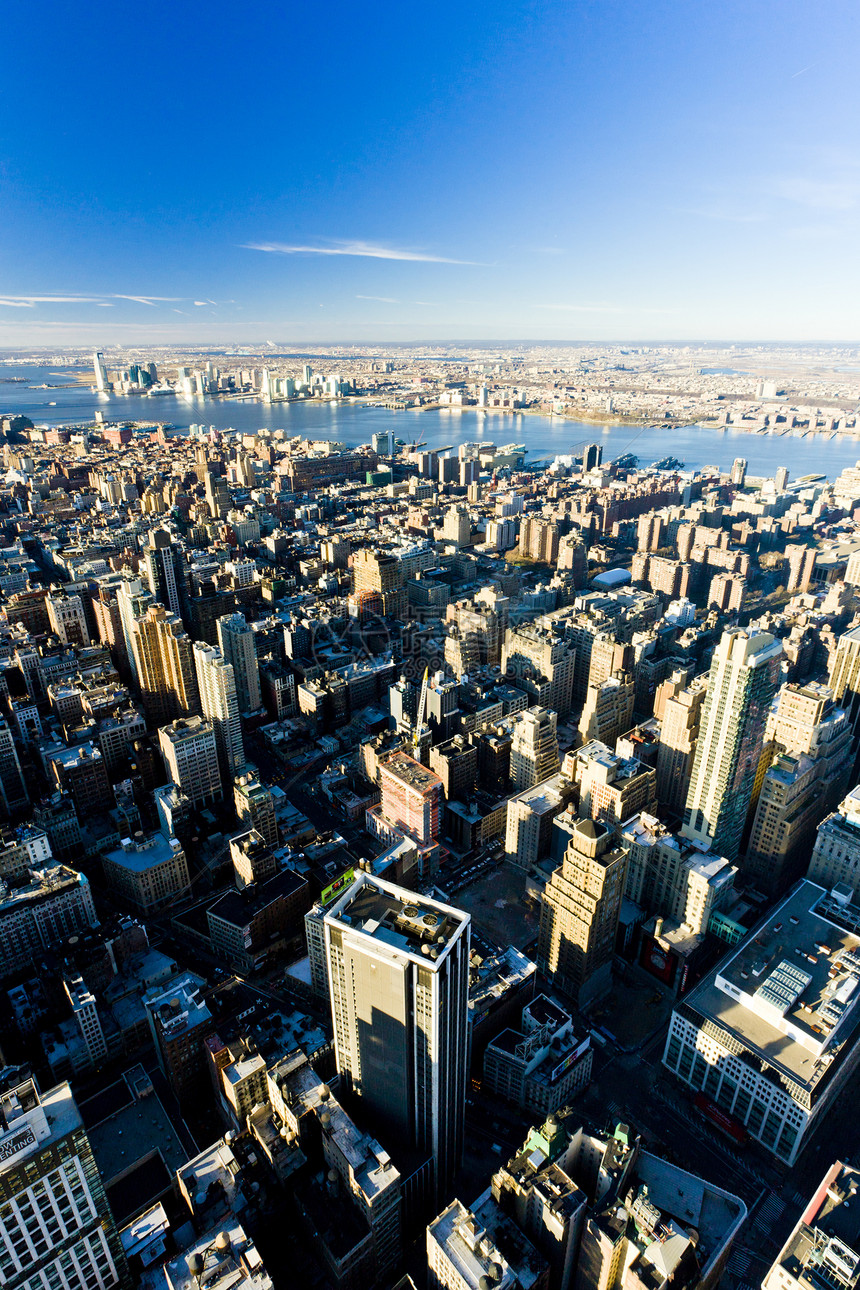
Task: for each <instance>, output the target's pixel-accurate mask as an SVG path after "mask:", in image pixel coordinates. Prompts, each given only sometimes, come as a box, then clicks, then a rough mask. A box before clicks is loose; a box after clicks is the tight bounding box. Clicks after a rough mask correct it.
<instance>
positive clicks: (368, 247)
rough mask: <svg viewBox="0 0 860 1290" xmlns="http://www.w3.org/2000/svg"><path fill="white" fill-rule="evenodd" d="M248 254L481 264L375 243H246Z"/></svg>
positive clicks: (244, 247)
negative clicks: (261, 253) (342, 256)
mask: <svg viewBox="0 0 860 1290" xmlns="http://www.w3.org/2000/svg"><path fill="white" fill-rule="evenodd" d="M243 250H245V251H268V252H270V253H272V254H274V255H353V256H360V257H362V258H366V259H369V260H418V261H421V262H422V263H429V264H478V263H479V261H478V260H455V259H452V258H451V257H450V256H447V255H430V254H429V253H428V252H427V251H408V250H406V249H404V248H402V247H396V246H378V245H376V244H374V243H373V242H351V241H343V242H341V241H335V242H334V243H333V244H332V245H331V246H305V245H303V244H299V243H293V242H245V243H243Z"/></svg>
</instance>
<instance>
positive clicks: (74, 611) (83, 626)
mask: <svg viewBox="0 0 860 1290" xmlns="http://www.w3.org/2000/svg"><path fill="white" fill-rule="evenodd" d="M45 606H46V608H47V610H48V621H49V623H50V624H51V631H52V632H54V634H55V635H56V636H58V637H59V639H60V640H61V641H62V642H63V644H64V645H89V643H90V633H89V628H88V627H87V620H86V615H85V614H84V602H83V601H82V600H81V598H80V596H69V595H63V594H57V593H54V594H52V595H50V596H48V597H47V598H46V600H45Z"/></svg>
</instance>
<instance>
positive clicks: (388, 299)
mask: <svg viewBox="0 0 860 1290" xmlns="http://www.w3.org/2000/svg"><path fill="white" fill-rule="evenodd" d="M355 298H356V300H378V301H379V303H380V304H383V305H399V304H400V301H399V300H395V298H394V296H356V297H355Z"/></svg>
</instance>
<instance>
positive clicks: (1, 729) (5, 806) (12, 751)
mask: <svg viewBox="0 0 860 1290" xmlns="http://www.w3.org/2000/svg"><path fill="white" fill-rule="evenodd" d="M29 800H30V798H29V795H28V793H27V786H26V784H25V783H24V776H23V775H22V773H21V763H20V761H19V760H18V750H17V748H16V747H15V740H14V739H13V738H12V731H11V730H10V729H9V723H8V722H7V721H5V720H4V719H3V718H2V717H0V811H2V814H3V816H4V817H5V818H6V819H8V818H9V816H10V815H12V814H14V812H15V811H18V810H22V809H23V808H24V807H25V806H26V805H27V804H28V802H29Z"/></svg>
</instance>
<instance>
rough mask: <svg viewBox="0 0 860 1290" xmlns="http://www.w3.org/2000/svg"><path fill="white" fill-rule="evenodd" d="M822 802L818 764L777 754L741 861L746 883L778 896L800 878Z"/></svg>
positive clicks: (766, 775)
mask: <svg viewBox="0 0 860 1290" xmlns="http://www.w3.org/2000/svg"><path fill="white" fill-rule="evenodd" d="M820 797H821V783H820V779H819V770H818V767H817V766H816V763H815V761H814V760H813V759H812V758H811V757H807V755H806V754H805V753H798V754H796V755H795V754H792V753H783V752H778V753H777V755H776V757H775V758H774V760H773V761H772V762H771V764H770V766H769V767H768V768H767V770H766V771H765V773H764V777H763V779H762V782H761V788H760V790H759V794H758V802H757V804H756V809H755V815H754V817H753V823H752V829H751V832H750V839H749V843H748V845H747V849H746V854H745V856H744V858H743V861H742V869H743V874H744V877H745V878H748V879H749V880H750V881H751V882H752V883H753V884H754V885H755V887H757V888H758V889H759V890H760V891H763V892H764V893H765V894H766V895H769V896H777V895H779V894H780V892H782V891H785V889H786V888H787V887H789V886H790V885H791V883H792V882H794V881H795V879H797V878H799V877H801V876H802V874H803V869H804V865H805V860H806V856H807V855H808V854H809V844H810V842H811V840H812V835H813V833H814V830H815V825H816V823H817V822H818V820H820V818H821V806H820V805H819V803H820Z"/></svg>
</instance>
